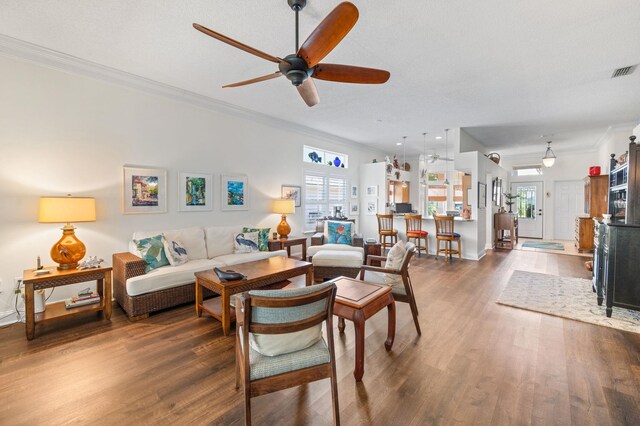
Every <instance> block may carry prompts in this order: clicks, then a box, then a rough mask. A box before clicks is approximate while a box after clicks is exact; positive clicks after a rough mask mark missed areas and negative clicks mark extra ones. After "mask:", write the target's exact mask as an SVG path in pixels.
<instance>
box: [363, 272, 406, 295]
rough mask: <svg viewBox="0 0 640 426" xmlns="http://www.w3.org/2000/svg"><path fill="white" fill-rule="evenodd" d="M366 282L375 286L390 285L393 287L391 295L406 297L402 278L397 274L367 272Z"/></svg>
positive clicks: (365, 275)
mask: <svg viewBox="0 0 640 426" xmlns="http://www.w3.org/2000/svg"><path fill="white" fill-rule="evenodd" d="M364 280H365V281H367V282H370V283H374V284H380V285H388V286H389V287H391V293H393V294H403V295H406V294H407V292H406V290H405V289H404V283H403V282H402V276H400V275H396V274H385V273H383V272H376V271H366V272H365V274H364Z"/></svg>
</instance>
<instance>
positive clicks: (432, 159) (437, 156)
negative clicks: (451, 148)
mask: <svg viewBox="0 0 640 426" xmlns="http://www.w3.org/2000/svg"><path fill="white" fill-rule="evenodd" d="M427 157H428V158H429V163H431V164H433V163H435V162H436V161H438V160H441V161H453V158H449V157H442V156H441V155H440V154H436V153H434V154H429V155H427Z"/></svg>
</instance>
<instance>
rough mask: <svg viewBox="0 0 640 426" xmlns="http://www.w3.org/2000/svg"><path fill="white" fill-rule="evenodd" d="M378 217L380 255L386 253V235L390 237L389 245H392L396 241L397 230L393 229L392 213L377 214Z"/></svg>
mask: <svg viewBox="0 0 640 426" xmlns="http://www.w3.org/2000/svg"><path fill="white" fill-rule="evenodd" d="M376 217H377V218H378V236H379V238H380V243H382V255H383V256H384V255H385V254H386V252H385V250H386V249H387V237H388V238H389V239H390V241H391V242H390V243H389V245H390V246H391V247H393V245H394V244H395V243H397V242H398V230H397V229H393V215H392V214H377V215H376Z"/></svg>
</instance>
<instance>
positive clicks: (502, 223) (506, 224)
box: [493, 213, 518, 249]
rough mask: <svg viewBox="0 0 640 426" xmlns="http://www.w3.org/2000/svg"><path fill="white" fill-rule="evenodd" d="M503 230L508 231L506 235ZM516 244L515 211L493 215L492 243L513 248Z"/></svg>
mask: <svg viewBox="0 0 640 426" xmlns="http://www.w3.org/2000/svg"><path fill="white" fill-rule="evenodd" d="M505 231H509V234H508V237H507V234H506V233H505ZM516 244H518V216H517V215H516V214H515V213H496V214H494V215H493V245H494V247H496V248H508V249H513V248H515V246H516Z"/></svg>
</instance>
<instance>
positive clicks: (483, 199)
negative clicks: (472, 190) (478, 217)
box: [478, 182, 487, 209]
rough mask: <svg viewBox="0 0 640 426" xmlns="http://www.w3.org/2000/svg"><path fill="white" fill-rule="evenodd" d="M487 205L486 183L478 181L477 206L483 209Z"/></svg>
mask: <svg viewBox="0 0 640 426" xmlns="http://www.w3.org/2000/svg"><path fill="white" fill-rule="evenodd" d="M486 207H487V185H486V184H484V183H480V182H478V208H479V209H484V208H486Z"/></svg>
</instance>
